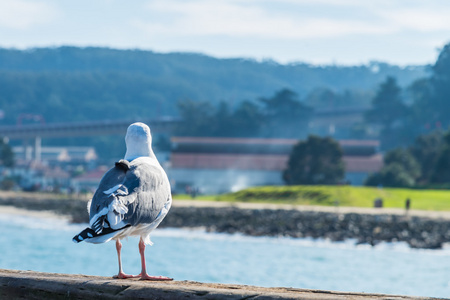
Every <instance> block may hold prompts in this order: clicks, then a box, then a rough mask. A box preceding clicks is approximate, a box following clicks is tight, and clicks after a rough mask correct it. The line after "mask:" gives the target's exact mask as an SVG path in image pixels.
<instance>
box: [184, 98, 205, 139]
mask: <svg viewBox="0 0 450 300" xmlns="http://www.w3.org/2000/svg"><path fill="white" fill-rule="evenodd" d="M178 111H179V113H180V117H181V119H182V120H183V121H182V122H181V123H180V124H179V125H178V126H177V127H176V129H175V133H176V134H177V135H181V136H211V135H212V129H213V127H212V126H211V125H212V122H213V107H212V105H211V104H210V103H209V102H196V101H192V100H186V101H181V102H178Z"/></svg>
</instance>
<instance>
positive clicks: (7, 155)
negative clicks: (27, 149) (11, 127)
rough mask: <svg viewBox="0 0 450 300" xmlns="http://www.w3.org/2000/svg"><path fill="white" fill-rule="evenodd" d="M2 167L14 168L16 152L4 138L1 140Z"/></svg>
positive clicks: (0, 160)
mask: <svg viewBox="0 0 450 300" xmlns="http://www.w3.org/2000/svg"><path fill="white" fill-rule="evenodd" d="M0 166H4V167H9V168H10V167H13V166H14V152H13V151H12V149H11V147H10V146H9V145H8V144H7V143H5V141H4V139H3V138H0Z"/></svg>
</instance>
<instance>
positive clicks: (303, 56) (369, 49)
mask: <svg viewBox="0 0 450 300" xmlns="http://www.w3.org/2000/svg"><path fill="white" fill-rule="evenodd" d="M448 42H450V2H449V1H448V0H420V1H419V0H403V1H400V0H390V1H388V0H375V1H370V0H213V1H211V0H162V1H150V0H130V1H123V0H90V1H87V0H77V1H67V0H62V1H61V0H9V1H6V0H0V47H6V48H11V47H13V48H21V49H23V48H30V47H46V46H60V45H74V46H106V47H112V48H120V49H134V48H139V49H144V50H152V51H157V52H174V51H177V52H180V51H181V52H198V53H204V54H207V55H212V56H215V57H245V58H255V59H258V60H261V59H273V60H275V61H277V62H280V63H288V62H307V63H313V64H332V63H334V64H341V65H353V64H365V63H368V62H370V61H373V60H377V61H384V62H388V63H392V64H399V65H410V64H429V63H433V62H434V61H435V60H436V58H437V55H438V53H439V52H438V51H439V49H440V48H442V47H443V46H444V45H445V44H446V43H448Z"/></svg>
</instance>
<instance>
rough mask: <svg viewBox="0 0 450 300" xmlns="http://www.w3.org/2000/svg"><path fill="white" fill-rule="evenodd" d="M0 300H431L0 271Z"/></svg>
mask: <svg viewBox="0 0 450 300" xmlns="http://www.w3.org/2000/svg"><path fill="white" fill-rule="evenodd" d="M0 299H8V300H16V299H29V300H41V299H48V300H54V299H98V300H108V299H123V300H126V299H205V300H206V299H218V300H221V299H261V300H262V299H304V300H318V299H323V300H350V299H351V300H363V299H367V300H388V299H389V300H410V299H411V300H412V299H416V300H417V299H423V300H427V299H432V298H423V297H422V298H418V297H408V296H394V295H382V294H364V293H346V292H333V291H320V290H307V289H294V288H262V287H255V286H245V285H234V284H233V285H229V284H212V283H200V282H192V281H169V282H157V281H140V280H137V279H127V280H120V279H112V278H108V277H98V276H84V275H68V274H52V273H40V272H33V271H15V270H14V271H13V270H3V269H0Z"/></svg>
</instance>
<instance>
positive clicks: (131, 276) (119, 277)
mask: <svg viewBox="0 0 450 300" xmlns="http://www.w3.org/2000/svg"><path fill="white" fill-rule="evenodd" d="M137 277H141V276H140V275H128V274H125V273H123V272H119V274H117V275H114V276H113V278H115V279H128V278H137Z"/></svg>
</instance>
